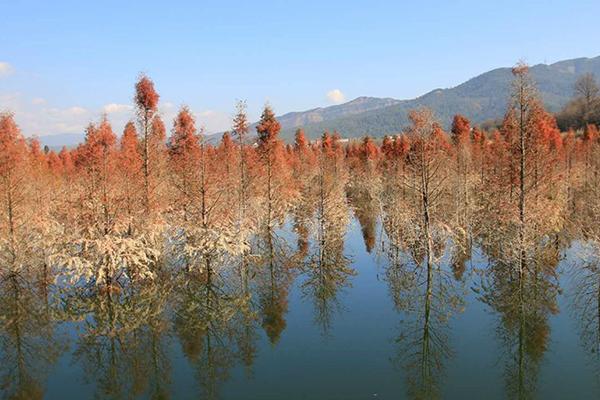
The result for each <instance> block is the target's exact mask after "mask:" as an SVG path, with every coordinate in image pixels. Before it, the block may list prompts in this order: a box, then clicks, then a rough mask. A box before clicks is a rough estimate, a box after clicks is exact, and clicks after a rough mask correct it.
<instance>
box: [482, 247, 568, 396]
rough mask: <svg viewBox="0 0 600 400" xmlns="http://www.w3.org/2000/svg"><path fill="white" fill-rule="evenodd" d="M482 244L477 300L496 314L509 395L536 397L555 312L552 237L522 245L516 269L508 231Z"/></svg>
mask: <svg viewBox="0 0 600 400" xmlns="http://www.w3.org/2000/svg"><path fill="white" fill-rule="evenodd" d="M483 247H484V250H485V252H486V254H487V255H488V257H489V258H490V262H491V265H490V268H489V272H488V274H487V276H486V277H485V278H484V281H483V284H482V286H481V291H480V295H481V300H482V301H483V302H485V303H486V304H488V305H489V306H490V307H491V308H492V310H493V311H494V312H495V313H497V314H498V316H499V319H500V320H499V326H498V336H499V339H500V341H501V343H502V345H503V349H504V353H505V363H506V364H505V380H506V391H507V395H508V396H509V397H510V398H517V399H529V398H533V397H535V392H536V382H537V375H538V371H539V366H540V364H541V361H542V359H543V356H544V354H545V353H546V351H547V349H548V345H549V338H550V326H549V323H548V318H549V316H550V315H552V314H556V313H557V312H558V306H557V303H556V296H557V293H558V282H557V280H556V275H555V273H556V272H555V269H556V267H557V265H558V262H559V261H560V257H559V254H560V253H559V249H557V248H556V246H555V245H554V243H547V242H546V243H542V244H538V245H534V246H532V247H531V248H526V249H525V251H524V253H523V254H524V260H525V262H524V264H525V268H524V269H523V270H522V271H521V272H519V268H518V267H517V266H518V265H519V262H520V261H519V259H520V258H521V257H522V256H523V255H522V254H521V252H518V251H515V250H514V248H513V245H512V244H511V240H510V236H505V237H503V238H501V239H499V240H498V241H492V240H490V241H488V242H486V243H485V244H484V246H483Z"/></svg>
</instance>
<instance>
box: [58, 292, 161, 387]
mask: <svg viewBox="0 0 600 400" xmlns="http://www.w3.org/2000/svg"><path fill="white" fill-rule="evenodd" d="M170 293H171V289H170V286H169V285H162V284H159V283H157V284H156V285H145V286H143V287H139V288H132V290H124V291H118V292H117V291H115V290H103V291H95V290H85V289H84V290H81V291H79V292H78V293H76V294H74V295H70V296H68V297H67V298H66V301H65V311H64V312H65V314H66V315H67V316H68V318H69V319H71V320H74V321H82V322H83V327H82V328H83V332H82V333H81V335H80V337H79V340H78V342H77V344H76V348H75V351H74V361H75V362H77V363H80V364H81V365H82V367H83V371H84V374H85V380H86V381H87V382H89V383H95V385H96V398H99V399H104V398H109V399H120V398H127V397H134V396H140V395H142V394H146V395H148V396H149V397H151V398H168V397H169V396H168V394H169V380H170V361H169V355H168V354H167V352H166V348H167V344H166V343H165V342H166V340H167V338H168V336H167V335H166V333H167V332H166V331H167V329H168V327H169V325H168V323H167V321H166V319H165V318H166V316H165V307H166V304H167V301H168V299H169V296H170Z"/></svg>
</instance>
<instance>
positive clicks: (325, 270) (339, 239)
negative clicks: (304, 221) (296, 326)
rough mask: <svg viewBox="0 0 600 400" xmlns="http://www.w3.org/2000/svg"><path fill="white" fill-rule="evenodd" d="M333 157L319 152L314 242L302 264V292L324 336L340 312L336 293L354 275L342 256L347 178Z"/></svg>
mask: <svg viewBox="0 0 600 400" xmlns="http://www.w3.org/2000/svg"><path fill="white" fill-rule="evenodd" d="M337 166H338V165H337V161H336V157H335V155H334V154H327V153H326V149H321V154H320V156H319V169H318V173H317V175H316V176H315V177H314V184H313V187H314V192H315V194H314V198H315V200H316V215H315V219H314V221H313V227H314V228H313V229H312V230H313V231H314V240H313V246H312V248H311V252H310V255H309V257H308V259H307V260H306V262H305V263H304V268H303V270H304V273H305V276H306V279H305V281H304V282H303V283H302V290H303V292H304V294H305V296H307V297H309V298H310V299H311V300H312V302H313V304H314V310H315V322H316V323H317V325H319V326H320V328H321V330H322V332H323V333H324V334H327V333H328V331H329V329H330V327H331V320H332V317H333V314H334V313H335V312H336V311H337V310H338V309H339V303H338V299H337V296H338V293H339V291H340V289H341V288H343V287H347V286H349V284H350V282H349V280H350V277H351V276H353V275H354V274H355V271H354V270H353V269H352V268H350V267H349V266H348V265H349V263H350V260H349V259H348V257H346V256H345V255H344V238H345V234H346V229H347V226H348V209H347V205H346V195H345V184H346V174H345V172H344V171H343V170H340V169H339V168H337Z"/></svg>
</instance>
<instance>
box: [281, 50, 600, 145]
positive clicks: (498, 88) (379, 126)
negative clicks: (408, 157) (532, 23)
mask: <svg viewBox="0 0 600 400" xmlns="http://www.w3.org/2000/svg"><path fill="white" fill-rule="evenodd" d="M530 72H531V76H532V78H533V80H534V81H535V82H536V84H537V88H538V91H539V93H540V95H541V97H542V99H543V101H544V103H545V105H546V107H547V108H548V110H549V111H552V112H555V111H558V110H559V109H560V108H562V107H563V106H564V105H565V104H566V103H567V102H568V101H569V100H570V98H571V97H572V96H573V85H574V83H575V81H576V80H577V78H578V77H579V76H580V75H582V74H584V73H587V72H591V73H594V74H595V75H596V76H597V77H600V56H599V57H595V58H577V59H572V60H565V61H559V62H556V63H554V64H550V65H546V64H538V65H535V66H533V67H531V68H530ZM512 78H513V77H512V73H511V68H498V69H494V70H491V71H489V72H486V73H484V74H481V75H479V76H477V77H475V78H472V79H469V80H468V81H466V82H464V83H462V84H460V85H458V86H456V87H453V88H448V89H436V90H433V91H431V92H429V93H427V94H425V95H423V96H420V97H417V98H415V99H411V100H394V99H390V98H387V99H378V98H373V97H359V98H357V99H355V100H352V101H350V102H348V103H344V104H340V105H336V106H331V107H325V108H317V109H314V110H309V111H305V112H294V113H288V114H284V115H282V116H281V117H278V119H279V121H280V122H281V125H282V137H284V138H286V139H288V140H289V139H291V138H292V137H293V135H294V132H295V130H296V129H297V128H299V127H302V128H303V129H304V130H305V132H306V134H307V135H308V136H309V137H311V138H315V137H318V136H320V135H321V134H322V133H323V131H324V130H326V129H327V130H329V131H333V130H334V129H335V130H337V131H338V132H340V133H341V134H342V135H343V136H344V137H358V136H363V135H365V134H369V135H372V136H383V135H385V134H389V133H397V132H400V131H401V130H402V128H403V127H404V126H406V124H407V123H408V120H407V115H408V112H409V111H410V110H412V109H415V108H419V107H429V108H431V109H432V110H433V112H434V113H435V115H436V116H437V118H438V119H439V120H440V122H441V123H442V124H443V125H444V126H446V127H448V126H449V125H450V123H451V120H452V117H453V116H454V115H455V114H463V115H465V116H466V117H468V118H469V119H471V121H473V122H474V123H481V122H483V121H486V120H490V119H497V118H501V117H502V116H503V115H504V112H505V110H506V105H507V104H508V100H509V96H510V86H511V82H512ZM362 104H364V105H365V106H364V109H363V108H361V105H362Z"/></svg>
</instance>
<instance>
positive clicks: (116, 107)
mask: <svg viewBox="0 0 600 400" xmlns="http://www.w3.org/2000/svg"><path fill="white" fill-rule="evenodd" d="M131 110H133V106H131V105H129V104H117V103H110V104H107V105H105V106H104V107H103V111H104V112H105V113H107V114H118V113H125V112H129V111H131Z"/></svg>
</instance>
